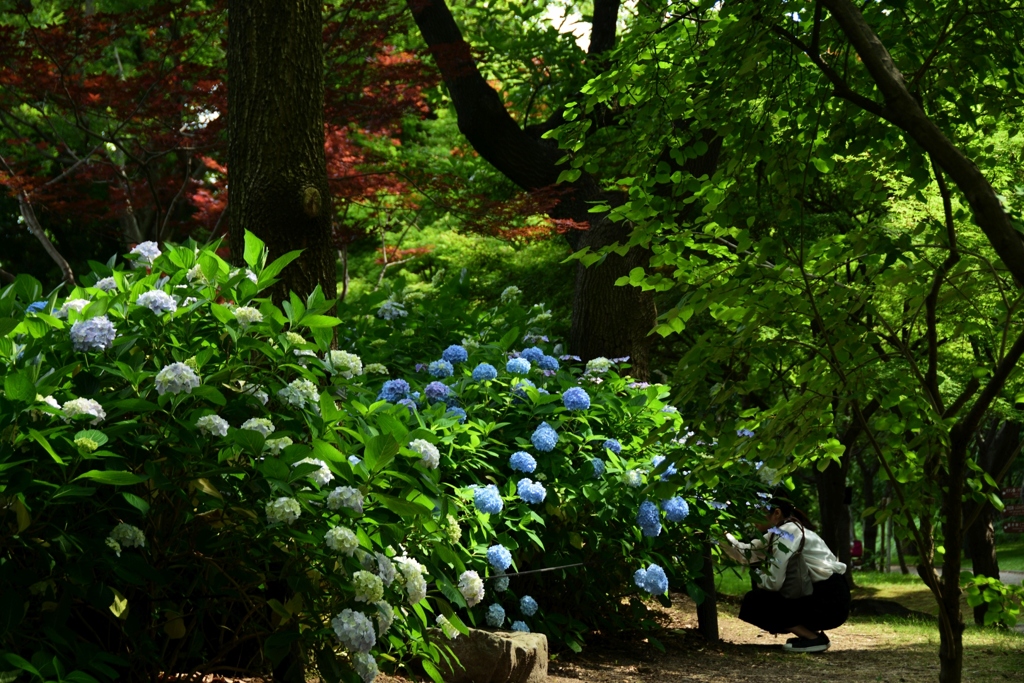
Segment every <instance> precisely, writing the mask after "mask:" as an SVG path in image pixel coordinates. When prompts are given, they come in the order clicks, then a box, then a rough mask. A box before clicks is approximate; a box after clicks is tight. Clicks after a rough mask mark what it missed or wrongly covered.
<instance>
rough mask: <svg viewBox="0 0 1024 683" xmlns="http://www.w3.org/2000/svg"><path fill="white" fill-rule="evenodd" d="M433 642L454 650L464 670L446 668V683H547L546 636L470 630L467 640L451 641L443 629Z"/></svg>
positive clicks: (433, 632) (462, 638)
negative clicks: (438, 642) (435, 641)
mask: <svg viewBox="0 0 1024 683" xmlns="http://www.w3.org/2000/svg"><path fill="white" fill-rule="evenodd" d="M430 632H431V635H432V636H433V637H434V638H437V639H439V640H442V641H444V643H445V644H446V645H448V646H449V647H451V649H452V651H453V652H454V653H455V656H456V657H457V658H458V660H459V661H460V662H461V663H462V666H463V667H464V668H459V667H456V668H455V670H454V671H452V670H451V669H449V668H447V667H445V666H443V663H442V666H441V667H440V670H441V675H442V676H443V677H444V680H445V682H446V683H544V682H545V681H547V679H548V638H547V636H545V635H544V634H543V633H520V632H517V631H484V630H481V629H475V628H471V629H469V635H468V636H462V635H460V636H459V637H458V638H455V639H454V640H448V639H447V638H445V637H444V636H443V635H442V634H441V631H440V629H430Z"/></svg>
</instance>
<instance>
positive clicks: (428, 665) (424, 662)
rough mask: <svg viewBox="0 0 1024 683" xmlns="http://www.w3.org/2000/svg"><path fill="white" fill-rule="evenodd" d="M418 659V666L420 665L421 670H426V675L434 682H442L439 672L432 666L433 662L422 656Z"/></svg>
mask: <svg viewBox="0 0 1024 683" xmlns="http://www.w3.org/2000/svg"><path fill="white" fill-rule="evenodd" d="M419 661H420V666H422V667H423V670H424V671H426V672H427V675H428V676H430V680H432V681H434V683H444V678H443V677H442V676H441V672H440V671H438V670H437V667H436V666H434V664H433V662H431V661H430V660H429V659H427V658H423V659H421V660H419Z"/></svg>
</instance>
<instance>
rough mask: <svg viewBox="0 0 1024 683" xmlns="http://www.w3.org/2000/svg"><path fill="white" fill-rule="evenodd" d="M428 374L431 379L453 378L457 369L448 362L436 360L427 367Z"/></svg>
mask: <svg viewBox="0 0 1024 683" xmlns="http://www.w3.org/2000/svg"><path fill="white" fill-rule="evenodd" d="M427 372H429V373H430V376H431V377H451V376H452V373H453V372H455V368H454V367H452V364H451V363H449V362H448V361H446V360H435V361H433V362H432V363H431V364H430V365H428V366H427Z"/></svg>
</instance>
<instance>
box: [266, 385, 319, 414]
mask: <svg viewBox="0 0 1024 683" xmlns="http://www.w3.org/2000/svg"><path fill="white" fill-rule="evenodd" d="M277 396H278V398H280V399H281V400H282V401H284V402H285V403H287V404H288V405H290V406H294V407H296V408H304V407H306V405H307V404H309V405H313V406H317V405H318V404H319V402H320V391H319V390H318V389H317V388H316V385H315V384H313V383H312V382H310V381H309V380H308V379H296V380H292V382H291V383H290V384H288V386H286V387H284V388H283V389H281V390H280V391H278V392H277Z"/></svg>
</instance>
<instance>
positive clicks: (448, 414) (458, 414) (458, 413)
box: [444, 406, 466, 424]
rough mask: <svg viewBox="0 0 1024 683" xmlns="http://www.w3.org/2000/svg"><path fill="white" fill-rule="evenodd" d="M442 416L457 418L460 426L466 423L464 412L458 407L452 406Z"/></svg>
mask: <svg viewBox="0 0 1024 683" xmlns="http://www.w3.org/2000/svg"><path fill="white" fill-rule="evenodd" d="M444 416H445V417H453V416H455V417H458V418H459V423H460V424H465V422H466V411H465V410H463V409H462V408H460V407H458V406H452V407H451V408H449V409H448V410H447V411H446V412H445V414H444Z"/></svg>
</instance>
